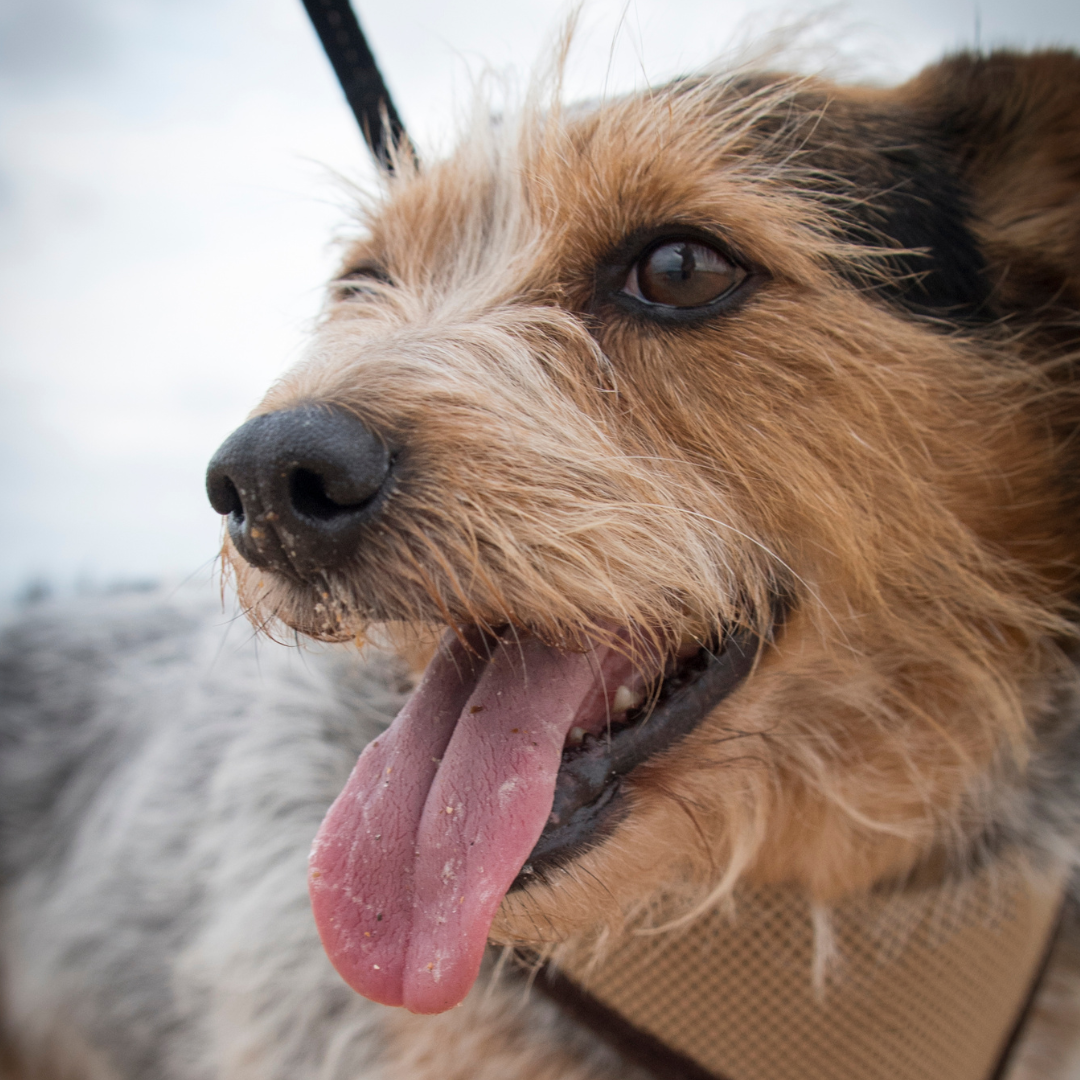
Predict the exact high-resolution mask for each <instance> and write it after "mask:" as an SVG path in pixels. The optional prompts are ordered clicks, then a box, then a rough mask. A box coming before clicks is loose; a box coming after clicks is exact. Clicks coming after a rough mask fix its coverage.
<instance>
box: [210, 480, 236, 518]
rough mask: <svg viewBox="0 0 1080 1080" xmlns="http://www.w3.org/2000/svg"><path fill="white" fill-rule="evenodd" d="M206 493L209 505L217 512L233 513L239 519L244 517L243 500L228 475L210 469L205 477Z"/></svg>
mask: <svg viewBox="0 0 1080 1080" xmlns="http://www.w3.org/2000/svg"><path fill="white" fill-rule="evenodd" d="M206 494H207V496H208V497H209V499H210V505H211V506H212V507H213V508H214V509H215V510H216V511H217V512H218V513H219V514H229V515H235V516H236V517H237V518H238V519H240V520H241V521H242V520H243V517H244V502H243V500H242V499H241V498H240V492H239V491H237V490H236V485H235V484H234V483H233V482H232V480H230V479H229V477H228V476H227V475H226V474H225V473H224V472H222V471H220V470H212V471H211V473H210V475H209V476H207V478H206Z"/></svg>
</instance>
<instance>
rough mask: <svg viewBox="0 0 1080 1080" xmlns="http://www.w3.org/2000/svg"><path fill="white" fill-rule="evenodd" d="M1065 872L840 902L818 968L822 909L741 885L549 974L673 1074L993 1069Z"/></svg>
mask: <svg viewBox="0 0 1080 1080" xmlns="http://www.w3.org/2000/svg"><path fill="white" fill-rule="evenodd" d="M1062 896H1063V874H1061V873H1056V874H1047V875H1043V876H1041V877H1034V876H1032V875H1031V874H1030V872H1029V873H1024V872H1022V871H1021V870H1019V869H1016V868H1011V869H1007V870H1006V869H1001V868H1000V867H998V868H996V869H994V870H993V871H986V872H983V873H981V874H980V875H978V876H976V877H975V878H974V879H972V880H971V881H969V882H967V883H965V884H964V885H962V886H960V885H950V886H947V887H946V886H938V887H935V888H926V889H919V890H915V889H911V890H908V891H905V892H902V893H898V894H897V893H893V894H890V895H888V896H882V895H870V896H864V897H860V898H858V899H856V900H851V901H848V902H845V903H843V904H841V905H839V906H838V907H836V908H834V909H833V910H832V913H831V917H830V918H829V920H828V922H829V923H830V924H831V931H830V929H829V928H826V929H824V931H822V930H821V927H820V925H819V934H823V936H824V937H826V938H827V937H829V936H830V934H831V938H832V946H831V948H829V947H826V946H823V945H822V943H821V940H820V938H819V942H818V951H817V955H818V956H819V957H821V956H822V955H826V956H828V957H829V959H828V962H827V964H826V966H825V970H824V973H823V975H822V976H821V977H820V978H819V979H818V980H817V984H818V985H817V987H816V988H815V979H814V977H813V970H814V962H815V932H814V919H813V913H812V911H811V909H810V907H809V904H808V903H807V901H806V899H805V898H804V897H803V896H802V895H801V894H800V893H798V892H796V891H795V890H794V889H787V888H767V889H754V890H745V891H743V892H741V893H740V894H739V896H738V901H737V908H736V911H737V917H736V918H735V919H732V918H731V917H730V916H729V915H728V914H727V913H726V912H721V911H713V912H711V913H710V914H708V915H706V916H705V917H703V918H701V919H698V920H697V921H695V922H694V923H693V924H692V925H691V926H690V928H689V929H687V930H684V931H665V932H660V933H642V932H640V931H638V932H636V933H629V934H627V935H626V936H625V937H624V938H622V939H620V940H619V941H618V942H617V943H616V944H615V945H614V946H613V947H610V948H609V949H608V950H607V951H605V953H604V955H603V959H602V960H601V961H600V962H595V961H594V960H593V959H592V958H591V956H590V953H589V952H587V951H585V950H580V951H579V952H578V953H577V954H573V955H571V956H570V957H569V958H565V957H564V958H561V959H560V962H559V969H558V970H557V971H556V970H555V969H554V968H553V967H552V966H551V965H549V966H548V968H547V969H546V970H545V971H544V972H543V973H542V974H541V977H540V985H541V986H542V987H543V988H544V989H545V990H547V992H548V993H549V994H551V995H552V996H553V997H555V998H556V999H557V1000H559V1001H560V1003H561V1004H562V1005H563V1006H564V1008H566V1009H568V1011H570V1012H571V1013H572V1014H574V1015H575V1016H576V1017H577V1018H578V1019H580V1020H582V1021H583V1022H585V1023H586V1024H588V1025H589V1026H591V1027H593V1028H594V1029H595V1030H597V1031H598V1033H599V1034H601V1035H603V1036H605V1037H606V1038H608V1039H609V1040H610V1041H611V1042H613V1043H615V1044H616V1046H617V1047H619V1048H620V1049H622V1050H623V1051H624V1052H627V1051H628V1050H629V1054H628V1056H631V1057H636V1058H638V1060H640V1061H641V1062H642V1063H643V1064H646V1065H647V1066H651V1067H652V1069H653V1070H654V1071H655V1072H656V1073H657V1075H659V1076H661V1077H663V1078H664V1080H675V1078H676V1077H678V1078H680V1080H681V1078H683V1077H685V1078H686V1080H705V1078H709V1077H712V1078H717V1080H990V1078H991V1077H993V1076H995V1075H996V1074H997V1070H999V1069H1000V1068H1002V1067H1003V1065H1004V1059H1005V1057H1006V1056H1007V1051H1008V1048H1009V1045H1010V1043H1011V1041H1012V1038H1013V1036H1014V1034H1015V1033H1016V1031H1017V1029H1018V1027H1019V1025H1020V1022H1021V1019H1022V1017H1023V1015H1024V1013H1025V1011H1026V1007H1027V1004H1028V1002H1029V1000H1030V997H1031V994H1032V991H1033V988H1034V987H1035V985H1036V983H1037V981H1038V976H1039V974H1040V973H1041V970H1042V967H1043V964H1044V961H1045V958H1046V956H1047V954H1048V948H1049V944H1050V941H1051V939H1052V936H1053V933H1054V930H1055V927H1056V923H1057V915H1058V912H1059V910H1060V907H1061V901H1062Z"/></svg>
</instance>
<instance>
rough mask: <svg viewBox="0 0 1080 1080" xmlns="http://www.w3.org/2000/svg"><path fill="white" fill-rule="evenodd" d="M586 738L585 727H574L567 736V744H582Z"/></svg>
mask: <svg viewBox="0 0 1080 1080" xmlns="http://www.w3.org/2000/svg"><path fill="white" fill-rule="evenodd" d="M584 740H585V729H584V728H580V727H572V728H571V729H570V734H569V735H567V736H566V745H567V746H580V745H581V744H582V742H584Z"/></svg>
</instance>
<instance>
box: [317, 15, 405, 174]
mask: <svg viewBox="0 0 1080 1080" xmlns="http://www.w3.org/2000/svg"><path fill="white" fill-rule="evenodd" d="M304 7H305V8H306V9H307V13H308V16H309V17H310V19H311V22H312V25H313V26H314V27H315V31H316V33H318V35H319V40H320V41H321V42H322V46H323V48H324V49H325V50H326V55H327V57H329V59H330V63H331V64H332V65H333V68H334V74H335V75H337V79H338V82H339V83H340V84H341V89H342V90H344V91H345V97H346V100H347V101H348V102H349V106H350V107H351V108H352V111H353V115H354V116H355V117H356V122H357V123H358V124H359V125H360V130H361V132H363V135H364V142H366V143H367V144H368V149H370V150H371V153H372V154H373V155H374V157H375V160H376V161H377V162H378V163H379V164H380V165H381V166H382V168H384V169H386V170H387V172H393V171H394V159H393V150H394V149H397V148H405V149H408V150H409V151H410V152H413V153H415V152H414V151H413V148H412V144H411V143H410V142H409V138H408V136H407V135H406V134H405V128H404V126H403V125H402V123H401V119H400V118H399V116H398V114H397V110H396V109H395V108H394V103H393V101H392V100H391V99H390V91H389V90H387V88H386V83H385V82H384V81H383V77H382V74H381V73H380V72H379V68H378V66H377V65H376V63H375V57H374V56H373V55H372V52H371V49H370V48H368V43H367V40H366V38H365V37H364V32H363V31H362V30H361V29H360V23H359V21H358V20H357V18H356V14H355V12H354V11H353V9H352V6H351V5H350V3H349V0H304ZM387 134H389V136H390V138H389V142H388V141H387Z"/></svg>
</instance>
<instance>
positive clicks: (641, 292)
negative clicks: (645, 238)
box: [623, 240, 746, 308]
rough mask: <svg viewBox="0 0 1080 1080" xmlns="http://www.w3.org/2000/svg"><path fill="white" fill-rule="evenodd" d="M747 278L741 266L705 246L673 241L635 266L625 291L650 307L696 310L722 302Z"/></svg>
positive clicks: (658, 248)
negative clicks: (709, 304) (725, 296)
mask: <svg viewBox="0 0 1080 1080" xmlns="http://www.w3.org/2000/svg"><path fill="white" fill-rule="evenodd" d="M745 277H746V271H745V270H744V269H743V268H742V267H741V266H736V265H735V264H734V263H732V262H731V261H730V260H728V259H726V258H725V257H724V256H723V255H721V254H720V252H718V251H716V250H714V249H713V248H711V247H709V246H707V245H706V244H701V243H697V242H695V241H693V240H673V241H669V242H668V243H664V244H660V245H659V246H657V247H654V248H653V249H652V251H650V252H648V253H647V254H646V255H645V256H643V257H642V258H641V259H639V260H638V261H637V262H636V263H635V264H634V266H633V268H632V269H631V271H630V276H629V277H628V278H627V279H626V285H625V286H624V290H623V291H624V292H627V293H629V294H630V295H631V296H636V297H637V298H638V299H639V300H644V301H645V302H646V303H648V304H662V305H663V306H665V307H674V308H695V307H702V306H704V305H705V304H708V303H711V302H712V301H713V300H717V299H719V298H720V297H721V296H723V295H724V294H725V293H727V292H730V291H731V290H732V289H733V288H735V286H736V285H738V284H740V283H741V282H742V281H743V279H744V278H745Z"/></svg>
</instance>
